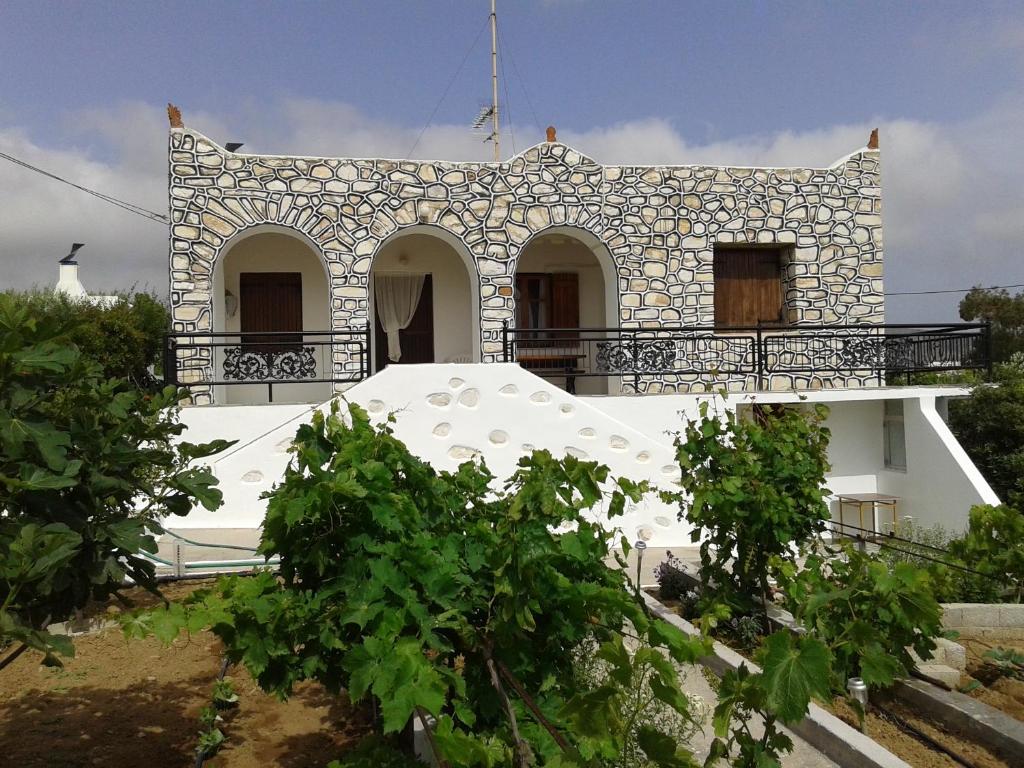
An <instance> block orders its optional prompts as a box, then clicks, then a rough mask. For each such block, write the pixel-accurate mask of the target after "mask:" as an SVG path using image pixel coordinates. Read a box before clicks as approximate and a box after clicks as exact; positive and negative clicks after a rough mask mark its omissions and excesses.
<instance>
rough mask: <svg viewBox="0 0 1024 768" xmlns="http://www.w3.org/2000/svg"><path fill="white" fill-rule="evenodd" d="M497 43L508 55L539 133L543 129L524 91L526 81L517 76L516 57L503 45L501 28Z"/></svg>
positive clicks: (527, 92) (531, 102) (519, 75)
mask: <svg viewBox="0 0 1024 768" xmlns="http://www.w3.org/2000/svg"><path fill="white" fill-rule="evenodd" d="M498 41H499V42H500V43H501V50H502V51H504V52H505V53H507V54H508V58H509V61H511V62H512V71H513V72H515V73H516V78H517V79H518V80H519V87H520V89H521V90H522V91H523V96H525V97H526V106H527V107H529V108H530V114H531V115H533V124H534V125H535V126H537V130H538V131H539V132H543V131H544V128H543V126H541V124H540V120H539V119H537V110H535V109H534V108H533V101H532V100H531V99H530V92H529V91H527V90H526V81H525V80H524V79H523V76H522V75H521V74H519V67H518V66H516V57H515V56H514V55H513V54H512V49H511V48H510V47H509V46H508V45H507V44H506V43H505V37H504V35H502V33H501V28H500V27H499V28H498Z"/></svg>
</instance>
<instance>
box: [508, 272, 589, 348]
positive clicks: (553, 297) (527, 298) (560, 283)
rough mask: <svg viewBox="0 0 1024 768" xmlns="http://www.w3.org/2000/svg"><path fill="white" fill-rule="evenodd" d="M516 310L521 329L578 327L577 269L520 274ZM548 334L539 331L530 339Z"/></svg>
mask: <svg viewBox="0 0 1024 768" xmlns="http://www.w3.org/2000/svg"><path fill="white" fill-rule="evenodd" d="M516 311H517V318H516V320H517V323H518V325H519V327H520V328H528V329H536V330H542V329H545V328H578V327H579V324H580V289H579V275H577V274H575V273H573V272H564V273H549V272H522V273H518V274H516ZM548 336H549V335H548V334H539V333H538V334H535V335H531V337H530V338H547V337H548Z"/></svg>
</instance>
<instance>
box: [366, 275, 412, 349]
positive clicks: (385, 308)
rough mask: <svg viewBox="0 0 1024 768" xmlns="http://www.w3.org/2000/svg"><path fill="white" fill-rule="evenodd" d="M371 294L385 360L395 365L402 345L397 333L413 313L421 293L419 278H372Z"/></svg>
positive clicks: (390, 276) (388, 276) (405, 276)
mask: <svg viewBox="0 0 1024 768" xmlns="http://www.w3.org/2000/svg"><path fill="white" fill-rule="evenodd" d="M373 286H374V287H373V295H374V297H375V299H376V301H377V316H378V317H379V318H380V324H381V326H383V328H384V333H386V334H387V337H388V360H390V361H391V362H393V363H397V362H398V361H399V360H400V359H401V358H402V345H401V343H400V342H399V340H398V332H399V331H400V330H402V329H403V328H407V327H408V326H409V323H411V322H412V316H413V315H414V314H416V307H417V306H419V303H420V294H421V293H423V275H380V274H378V275H374V278H373Z"/></svg>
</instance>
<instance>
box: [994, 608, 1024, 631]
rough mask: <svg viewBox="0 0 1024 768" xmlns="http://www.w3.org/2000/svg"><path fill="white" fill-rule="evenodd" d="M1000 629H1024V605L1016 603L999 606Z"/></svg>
mask: <svg viewBox="0 0 1024 768" xmlns="http://www.w3.org/2000/svg"><path fill="white" fill-rule="evenodd" d="M997 626H1000V627H1021V628H1022V629H1024V603H1015V604H1007V603H1004V604H1003V605H1000V606H999V623H998V625H997Z"/></svg>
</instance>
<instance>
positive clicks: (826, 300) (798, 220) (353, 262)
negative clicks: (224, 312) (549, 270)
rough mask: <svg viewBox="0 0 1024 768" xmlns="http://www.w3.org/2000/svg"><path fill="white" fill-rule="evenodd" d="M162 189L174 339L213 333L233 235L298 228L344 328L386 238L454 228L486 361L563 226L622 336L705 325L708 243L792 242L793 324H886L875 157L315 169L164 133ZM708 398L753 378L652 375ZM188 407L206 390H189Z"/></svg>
mask: <svg viewBox="0 0 1024 768" xmlns="http://www.w3.org/2000/svg"><path fill="white" fill-rule="evenodd" d="M169 182H170V215H171V232H170V234H171V242H170V249H171V252H170V262H171V263H170V268H171V273H170V274H171V305H172V317H173V324H174V330H175V331H176V332H196V331H211V330H217V329H214V328H213V327H212V318H213V311H212V306H213V304H212V302H213V297H212V285H213V273H214V265H215V263H216V261H217V259H218V258H219V257H220V256H222V255H223V253H224V252H225V247H226V246H228V247H229V246H230V244H231V243H230V241H231V240H232V238H233V237H234V236H235V235H237V234H239V233H241V232H243V231H244V230H247V229H249V228H252V227H257V226H262V225H275V226H276V227H277V228H278V229H279V230H280V231H292V232H296V233H301V234H302V235H304V236H305V238H307V239H308V240H309V241H311V242H312V243H313V244H315V245H316V246H317V247H318V249H319V251H320V254H321V256H322V258H323V260H324V262H325V264H326V267H327V271H328V275H329V279H330V285H331V294H332V296H331V298H332V324H333V330H335V331H339V330H345V329H353V328H360V329H361V328H365V327H366V325H367V323H368V321H369V318H368V310H369V293H368V291H369V278H370V266H371V264H372V262H373V258H374V255H375V254H376V253H377V252H378V250H379V249H380V248H381V245H382V243H384V241H385V240H387V239H388V238H389V237H390V236H392V235H394V234H396V233H397V232H399V231H400V230H402V229H403V228H405V227H409V226H413V225H420V226H422V225H424V224H426V225H431V226H435V227H439V228H441V229H444V230H446V231H447V232H448V233H450V234H451V235H452V236H454V237H455V238H457V240H458V241H459V242H460V243H462V244H463V245H464V246H465V248H466V250H468V252H469V253H470V254H471V255H472V258H473V261H474V262H475V264H476V271H477V274H476V276H475V277H476V279H477V280H478V281H479V287H480V307H479V308H478V312H479V321H480V332H481V355H482V361H483V362H492V361H495V360H498V359H500V358H501V354H502V336H501V329H502V324H503V323H504V322H505V321H510V322H511V321H512V320H513V318H514V317H515V306H514V301H515V300H514V291H513V284H514V279H515V270H516V260H517V257H518V255H519V254H520V252H521V251H522V250H523V248H524V247H525V246H526V244H527V243H528V242H529V241H530V240H531V239H532V238H534V237H535V236H537V235H538V234H540V233H543V232H544V231H545V230H549V229H551V228H555V227H557V228H560V229H568V230H572V229H575V230H579V231H582V232H586V233H589V234H590V235H591V236H592V237H593V238H596V239H597V240H598V241H600V243H601V244H603V245H604V247H605V248H606V249H607V252H608V254H610V257H611V259H612V260H613V262H614V270H615V272H616V274H617V275H618V285H617V286H616V288H617V296H618V306H619V318H618V322H619V325H620V326H621V327H632V328H636V327H660V326H663V325H671V326H694V325H704V326H707V325H713V324H714V278H713V249H714V245H715V243H716V242H717V243H758V244H780V245H783V246H786V253H787V254H788V256H787V257H786V259H785V263H784V265H783V288H784V297H785V306H786V310H785V311H786V314H787V317H786V320H787V322H788V324H789V325H796V326H799V325H800V324H839V323H868V324H878V323H882V322H884V305H883V302H884V299H883V293H882V218H881V188H880V181H879V152H878V150H876V149H864V150H861V151H859V152H857V153H854V154H853V155H851V156H849V157H847V158H845V159H844V160H842V161H840V162H839V163H837V164H835V165H833V166H831V167H829V168H819V169H812V168H738V167H711V166H602V165H599V164H598V163H596V162H595V161H593V160H591V159H590V158H588V157H586V156H584V155H582V154H581V153H580V152H578V151H576V150H574V149H572V148H571V147H568V146H566V145H564V144H561V143H557V142H549V143H543V144H539V145H537V146H535V147H532V148H530V149H528V150H526V151H524V152H522V153H521V154H519V155H516V156H515V157H513V158H511V159H510V160H508V161H505V162H501V163H448V162H418V161H397V160H379V159H313V158H304V157H276V156H255V155H240V154H233V153H230V152H227V151H226V150H224V149H223V148H221V147H219V146H217V145H216V144H214V143H213V142H212V141H210V140H209V139H207V138H205V137H204V136H202V135H201V134H199V133H197V132H194V131H192V130H190V129H187V128H179V127H172V129H171V133H170V174H169ZM600 257H601V256H600V254H599V258H600ZM606 258H607V256H606ZM471 279H473V276H472V275H471ZM726 346H728V345H727V344H726ZM201 352H202V350H199V351H193V353H192V356H191V359H189V360H185V361H183V363H182V368H183V371H182V374H183V375H182V380H183V381H188V380H189V377H190V376H192V380H198V378H199V372H200V370H201V369H202V368H203V366H208V365H209V358H208V357H206V356H204V355H203V354H201ZM709 354H710V353H709ZM334 366H335V370H336V371H349V370H355V369H356V366H358V362H357V361H356V360H354V359H349V358H348V355H347V353H346V352H345V351H336V352H335V353H334ZM190 369H191V374H190ZM203 378H205V377H203ZM869 380H870V381H875V380H876V379H874V378H873V377H871V376H870V375H869V374H867V373H864V374H863V375H853V376H850V375H842V376H839V375H835V374H828V373H826V374H820V375H819V374H807V375H803V374H800V375H796V374H776V375H773V376H772V379H771V383H770V386H771V387H772V388H775V389H779V388H792V387H796V388H806V387H832V386H850V385H856V384H859V383H866V382H867V381H869ZM709 386H714V387H721V386H726V387H728V388H729V389H732V390H739V389H745V388H753V381H752V380H751V377H749V376H746V377H744V376H742V375H732V376H722V375H716V374H714V373H709V374H693V375H682V374H680V375H677V376H670V377H659V378H657V379H652V380H644V381H643V382H642V383H641V386H640V389H641V391H646V392H676V391H679V392H684V391H692V390H698V391H701V390H703V389H705V388H707V387H709ZM195 400H196V402H200V403H201V402H209V400H210V395H209V393H208V392H207V393H204V392H202V391H199V390H197V391H196V392H195Z"/></svg>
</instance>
